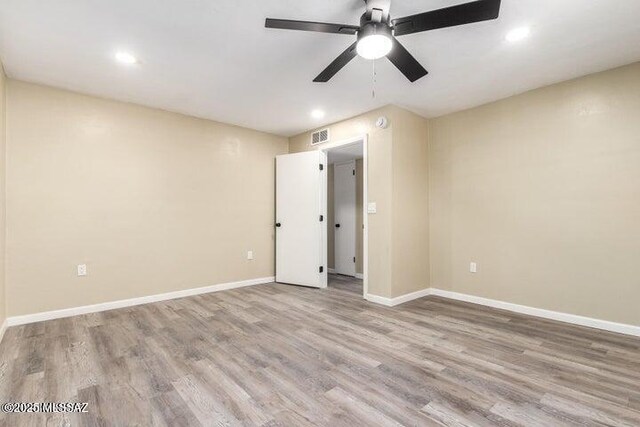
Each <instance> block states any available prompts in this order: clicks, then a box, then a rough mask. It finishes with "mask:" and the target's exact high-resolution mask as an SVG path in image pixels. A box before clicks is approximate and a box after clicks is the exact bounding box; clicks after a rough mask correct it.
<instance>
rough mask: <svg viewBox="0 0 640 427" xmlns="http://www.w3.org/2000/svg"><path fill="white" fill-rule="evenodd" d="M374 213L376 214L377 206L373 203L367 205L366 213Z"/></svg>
mask: <svg viewBox="0 0 640 427" xmlns="http://www.w3.org/2000/svg"><path fill="white" fill-rule="evenodd" d="M376 212H378V206H377V204H376V203H375V202H373V203H369V204H368V205H367V213H370V214H374V213H376Z"/></svg>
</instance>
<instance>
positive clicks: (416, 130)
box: [392, 110, 430, 297]
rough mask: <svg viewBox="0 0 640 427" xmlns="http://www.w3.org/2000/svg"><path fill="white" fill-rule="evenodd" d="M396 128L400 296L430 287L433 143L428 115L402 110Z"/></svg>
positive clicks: (396, 286) (396, 292)
mask: <svg viewBox="0 0 640 427" xmlns="http://www.w3.org/2000/svg"><path fill="white" fill-rule="evenodd" d="M393 120H394V124H395V126H394V128H393V129H394V130H393V178H392V182H393V187H392V193H393V221H392V224H393V241H392V246H393V258H392V269H393V285H392V289H393V292H392V296H393V297H398V296H401V295H405V294H408V293H411V292H415V291H419V290H422V289H425V288H428V287H429V285H430V282H429V214H428V212H429V191H428V189H429V171H428V168H429V160H428V153H429V146H428V142H427V137H428V123H427V120H425V119H424V118H422V117H420V116H417V115H415V114H413V113H410V112H408V111H404V110H399V111H398V113H397V114H395V115H394V118H393Z"/></svg>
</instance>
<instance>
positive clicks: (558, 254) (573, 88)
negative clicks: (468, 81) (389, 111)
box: [429, 64, 640, 325]
mask: <svg viewBox="0 0 640 427" xmlns="http://www.w3.org/2000/svg"><path fill="white" fill-rule="evenodd" d="M430 132H431V133H430V139H429V141H430V164H429V170H430V179H431V181H430V187H429V188H430V192H431V199H430V228H431V281H432V285H433V286H434V287H440V288H444V289H450V290H453V291H456V292H462V293H466V294H472V295H479V296H482V297H487V298H493V299H497V300H502V301H508V302H512V303H517V304H523V305H527V306H533V307H538V308H544V309H549V310H556V311H560V312H566V313H572V314H577V315H583V316H588V317H594V318H598V319H605V320H611V321H616V322H623V323H627V324H634V325H639V324H640V309H638V307H639V306H638V301H640V260H639V255H640V64H634V65H630V66H627V67H623V68H619V69H616V70H611V71H607V72H604V73H600V74H595V75H591V76H587V77H584V78H580V79H577V80H573V81H569V82H565V83H562V84H558V85H555V86H551V87H547V88H543V89H539V90H536V91H533V92H529V93H526V94H523V95H520V96H516V97H513V98H510V99H506V100H503V101H499V102H496V103H493V104H489V105H485V106H482V107H478V108H475V109H472V110H468V111H464V112H460V113H456V114H452V115H449V116H445V117H442V118H439V119H436V120H433V121H431V122H430ZM471 261H476V262H478V264H479V265H478V267H479V271H478V273H477V274H470V273H469V263H470V262H471Z"/></svg>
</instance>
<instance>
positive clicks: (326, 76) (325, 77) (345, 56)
mask: <svg viewBox="0 0 640 427" xmlns="http://www.w3.org/2000/svg"><path fill="white" fill-rule="evenodd" d="M357 44H358V42H355V43H354V44H352V45H351V46H349V47H348V48H347V50H345V51H344V52H342V53H341V54H340V56H338V57H337V58H336V59H335V60H334V61H333V62H332V63H331V64H329V66H328V67H327V68H325V69H324V71H323V72H321V73H320V75H318V77H316V78H315V79H313V81H314V82H316V83H326V82H328V81H329V80H331V77H333V76H335V75H336V73H337V72H338V71H340V70H341V69H342V68H343V67H344V66H345V65H347V64H348V63H349V62H351V60H352V59H353V58H355V57H356V55H358V52H357V51H356V45H357Z"/></svg>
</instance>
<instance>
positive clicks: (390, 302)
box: [365, 288, 431, 307]
mask: <svg viewBox="0 0 640 427" xmlns="http://www.w3.org/2000/svg"><path fill="white" fill-rule="evenodd" d="M429 295H431V288H427V289H422V290H420V291H417V292H412V293H410V294H405V295H401V296H399V297H395V298H387V297H381V296H378V295H373V294H367V295H366V296H365V299H366V300H367V301H371V302H375V303H376V304H381V305H384V306H387V307H395V306H396V305H400V304H404V303H405V302H409V301H413V300H414V299H418V298H422V297H426V296H429Z"/></svg>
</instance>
